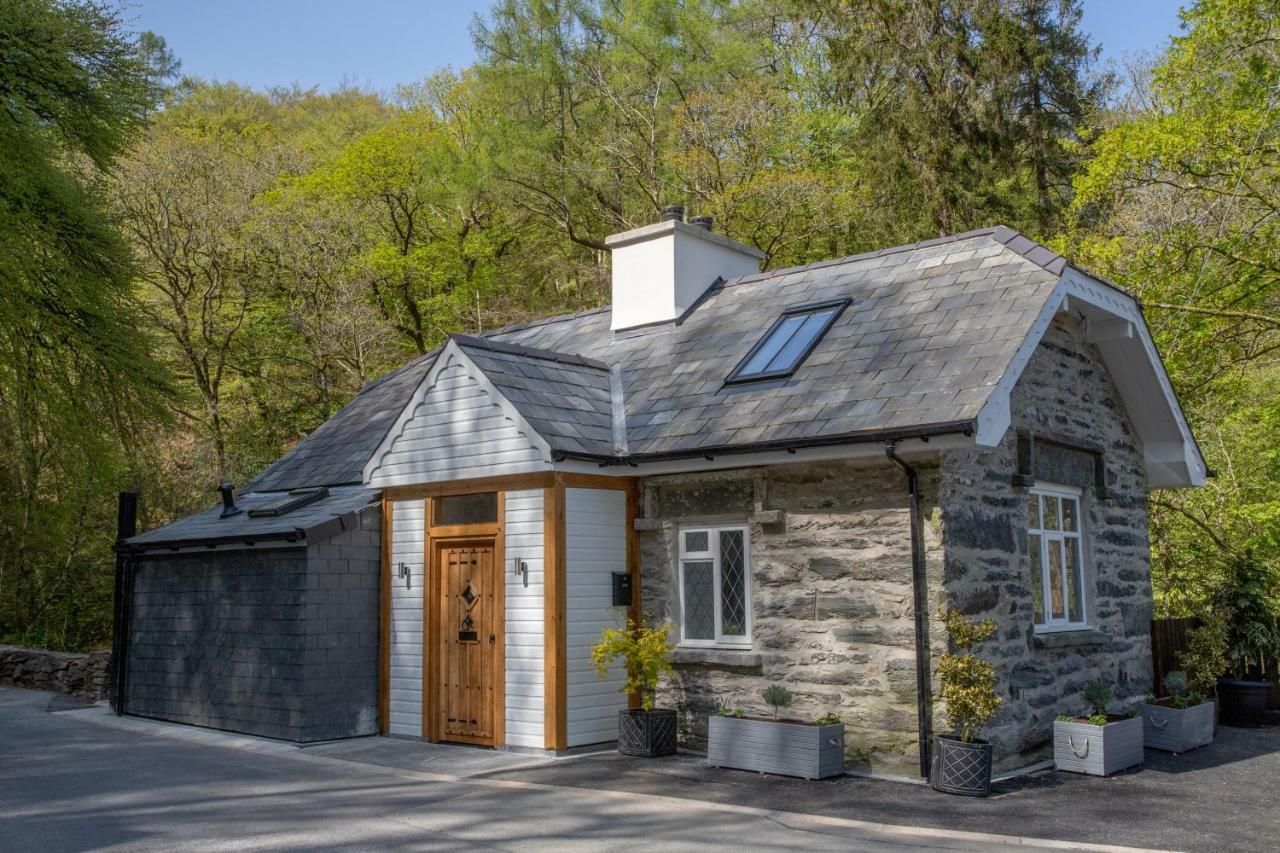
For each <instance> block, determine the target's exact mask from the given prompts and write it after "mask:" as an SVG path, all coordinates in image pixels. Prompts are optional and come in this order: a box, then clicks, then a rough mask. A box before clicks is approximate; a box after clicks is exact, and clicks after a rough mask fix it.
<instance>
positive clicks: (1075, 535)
mask: <svg viewBox="0 0 1280 853" xmlns="http://www.w3.org/2000/svg"><path fill="white" fill-rule="evenodd" d="M1027 502H1028V503H1027V547H1028V550H1029V551H1030V558H1031V560H1030V567H1031V606H1032V609H1033V610H1034V612H1035V626H1036V630H1037V631H1063V630H1072V629H1077V628H1084V627H1087V621H1086V618H1085V612H1086V611H1085V561H1084V554H1085V551H1084V541H1083V537H1084V530H1083V528H1084V515H1083V514H1082V513H1081V503H1080V502H1081V494H1080V491H1079V490H1078V489H1071V488H1067V487H1065V486H1037V487H1035V488H1034V489H1032V490H1031V492H1030V494H1029V495H1028V496H1027Z"/></svg>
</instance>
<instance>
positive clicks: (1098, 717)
mask: <svg viewBox="0 0 1280 853" xmlns="http://www.w3.org/2000/svg"><path fill="white" fill-rule="evenodd" d="M1085 719H1087V720H1088V721H1089V724H1090V725H1093V726H1105V725H1106V724H1107V715H1106V714H1090V715H1089V716H1088V717H1086V718H1085Z"/></svg>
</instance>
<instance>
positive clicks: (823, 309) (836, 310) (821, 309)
mask: <svg viewBox="0 0 1280 853" xmlns="http://www.w3.org/2000/svg"><path fill="white" fill-rule="evenodd" d="M848 304H849V300H848V299H838V300H834V301H831V302H815V303H812V304H810V305H797V306H796V307H794V308H788V309H787V310H786V311H783V312H782V316H781V317H779V318H778V319H777V320H775V321H774V323H773V325H772V326H770V327H769V331H767V332H765V335H764V337H763V338H761V339H760V340H759V341H758V342H757V343H756V345H755V346H754V347H752V348H751V352H749V353H747V357H746V358H744V359H743V360H742V361H741V362H740V363H739V364H738V366H737V367H735V368H734V369H733V372H732V373H730V374H729V378H728V379H726V380H725V382H726V383H730V384H731V383H737V382H757V381H760V380H763V379H782V378H784V377H787V376H790V375H791V374H793V373H795V372H796V368H798V367H799V366H800V365H801V364H803V363H804V360H805V359H806V358H808V357H809V353H811V352H813V350H814V348H815V347H816V346H817V345H818V344H819V342H821V341H822V336H823V335H825V334H826V333H827V330H828V329H830V328H831V325H832V324H833V323H834V322H835V321H836V318H837V317H839V316H840V312H841V311H843V310H844V309H845V306H847V305H848Z"/></svg>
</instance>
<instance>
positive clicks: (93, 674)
mask: <svg viewBox="0 0 1280 853" xmlns="http://www.w3.org/2000/svg"><path fill="white" fill-rule="evenodd" d="M110 682H111V651H110V650H109V649H103V650H102V651H96V652H88V653H87V654H75V653H72V652H51V651H49V650H48V649H25V648H22V647H21V646H4V645H0V684H12V685H14V686H15V687H26V688H29V689H31V690H52V691H53V692H55V693H66V694H68V695H70V696H78V697H80V698H81V699H88V700H90V701H94V702H96V701H97V700H99V699H102V698H104V697H105V696H106V695H107V689H108V687H109V686H110Z"/></svg>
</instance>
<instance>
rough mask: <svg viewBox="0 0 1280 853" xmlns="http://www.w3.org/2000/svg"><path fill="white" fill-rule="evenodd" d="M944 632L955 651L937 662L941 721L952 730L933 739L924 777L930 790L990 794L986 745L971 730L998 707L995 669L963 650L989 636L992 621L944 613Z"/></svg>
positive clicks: (993, 628) (988, 746)
mask: <svg viewBox="0 0 1280 853" xmlns="http://www.w3.org/2000/svg"><path fill="white" fill-rule="evenodd" d="M946 624H947V633H948V634H949V635H950V637H951V646H952V648H953V650H957V651H959V652H961V653H959V654H957V653H956V651H952V652H951V653H948V654H945V655H943V656H942V658H941V659H940V660H939V662H938V679H939V681H941V682H942V699H943V701H944V702H945V703H946V706H947V725H949V726H951V728H952V729H953V731H954V734H950V735H938V736H937V737H935V738H934V741H933V743H934V747H933V767H932V768H931V770H932V772H931V773H930V774H929V782H930V784H931V785H933V787H934V788H935V789H936V790H939V791H945V792H946V793H948V794H961V795H964V796H969V797H985V796H987V795H988V794H990V793H991V744H990V743H988V742H987V741H985V740H980V739H979V738H978V737H977V735H978V733H979V732H980V731H981V730H982V727H983V726H984V725H985V724H986V722H987V721H988V720H990V719H991V717H992V716H993V715H994V714H995V712H996V711H997V710H999V708H1000V697H999V696H997V695H996V671H995V667H993V666H992V665H991V664H990V663H988V662H987V661H984V660H982V659H980V658H978V657H977V656H975V655H974V654H972V653H971V652H970V651H969V650H970V649H972V648H973V647H974V646H975V645H977V644H978V643H981V642H982V641H983V640H986V639H988V638H990V637H991V635H992V634H994V633H995V631H996V624H995V622H993V621H991V620H990V619H987V620H985V621H983V622H973V621H971V620H969V619H966V618H965V617H963V616H961V615H960V614H959V613H957V612H956V611H954V610H953V611H951V612H950V613H949V614H948V615H947V622H946Z"/></svg>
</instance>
